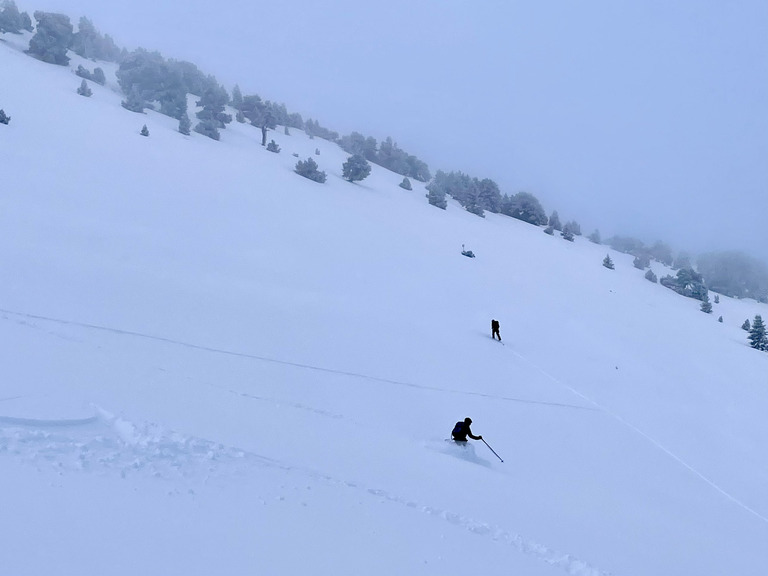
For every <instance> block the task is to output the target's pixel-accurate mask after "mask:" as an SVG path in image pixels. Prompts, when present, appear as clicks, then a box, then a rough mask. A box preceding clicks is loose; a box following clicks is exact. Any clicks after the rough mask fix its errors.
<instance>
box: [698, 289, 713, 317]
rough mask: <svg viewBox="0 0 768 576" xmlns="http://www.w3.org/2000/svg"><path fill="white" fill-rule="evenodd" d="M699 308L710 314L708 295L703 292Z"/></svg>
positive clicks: (710, 306)
mask: <svg viewBox="0 0 768 576" xmlns="http://www.w3.org/2000/svg"><path fill="white" fill-rule="evenodd" d="M700 309H701V311H702V312H704V313H705V314H712V303H711V302H710V301H709V295H707V294H704V299H703V300H702V301H701V306H700Z"/></svg>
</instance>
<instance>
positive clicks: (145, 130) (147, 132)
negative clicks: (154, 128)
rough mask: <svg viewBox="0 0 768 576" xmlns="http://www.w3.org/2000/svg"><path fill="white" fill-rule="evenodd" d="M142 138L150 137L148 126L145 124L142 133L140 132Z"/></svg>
mask: <svg viewBox="0 0 768 576" xmlns="http://www.w3.org/2000/svg"><path fill="white" fill-rule="evenodd" d="M139 134H141V135H142V136H149V129H148V128H147V125H146V124H144V126H142V128H141V132H139Z"/></svg>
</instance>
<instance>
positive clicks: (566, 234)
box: [560, 224, 573, 242]
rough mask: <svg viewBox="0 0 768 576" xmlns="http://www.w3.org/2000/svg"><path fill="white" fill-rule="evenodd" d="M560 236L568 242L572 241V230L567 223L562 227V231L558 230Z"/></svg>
mask: <svg viewBox="0 0 768 576" xmlns="http://www.w3.org/2000/svg"><path fill="white" fill-rule="evenodd" d="M560 236H562V237H563V239H564V240H568V242H573V232H572V231H571V229H570V227H569V226H568V224H566V225H565V226H564V227H563V231H562V232H560Z"/></svg>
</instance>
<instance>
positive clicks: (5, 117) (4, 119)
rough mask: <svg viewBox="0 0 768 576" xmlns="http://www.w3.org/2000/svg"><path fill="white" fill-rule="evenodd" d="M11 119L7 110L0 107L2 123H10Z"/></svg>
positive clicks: (0, 122)
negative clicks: (6, 113) (7, 114)
mask: <svg viewBox="0 0 768 576" xmlns="http://www.w3.org/2000/svg"><path fill="white" fill-rule="evenodd" d="M10 121H11V117H10V116H6V115H5V110H3V109H2V108H0V124H8V123H9V122H10Z"/></svg>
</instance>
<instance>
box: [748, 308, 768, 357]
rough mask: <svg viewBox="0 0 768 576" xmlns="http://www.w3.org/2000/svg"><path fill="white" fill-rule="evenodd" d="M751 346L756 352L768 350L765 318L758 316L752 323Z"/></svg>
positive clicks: (750, 332)
mask: <svg viewBox="0 0 768 576" xmlns="http://www.w3.org/2000/svg"><path fill="white" fill-rule="evenodd" d="M748 338H749V345H750V346H752V348H754V349H755V350H768V335H766V332H765V324H763V318H762V317H761V316H760V314H758V315H757V316H755V319H754V320H753V321H752V328H751V329H750V330H749V336H748Z"/></svg>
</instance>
